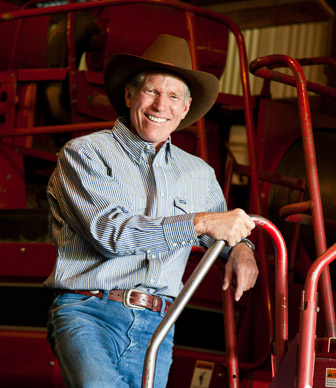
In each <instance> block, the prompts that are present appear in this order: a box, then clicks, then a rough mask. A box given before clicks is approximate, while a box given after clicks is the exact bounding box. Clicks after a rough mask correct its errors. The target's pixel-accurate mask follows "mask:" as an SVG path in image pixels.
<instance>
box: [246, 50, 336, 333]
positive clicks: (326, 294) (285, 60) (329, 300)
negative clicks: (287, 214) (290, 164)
mask: <svg viewBox="0 0 336 388" xmlns="http://www.w3.org/2000/svg"><path fill="white" fill-rule="evenodd" d="M275 66H277V67H279V66H287V67H289V68H290V69H291V71H292V72H293V75H294V77H289V78H290V83H289V84H293V82H294V81H295V86H296V88H297V92H298V104H299V113H300V120H301V130H302V141H303V148H304V156H305V164H306V172H307V183H308V189H309V195H310V200H311V211H312V221H313V227H314V238H315V247H316V254H317V257H319V256H321V255H322V254H323V253H324V252H325V251H326V249H327V243H326V236H325V228H324V219H323V210H322V202H321V193H320V185H319V179H318V172H317V163H316V154H315V146H314V137H313V130H312V123H311V115H310V108H309V99H308V92H307V81H306V78H305V75H304V73H303V71H302V68H301V66H300V64H299V62H298V61H296V60H295V59H293V58H291V57H289V56H287V55H269V56H266V57H262V58H258V59H256V60H254V61H253V62H252V63H251V64H250V71H251V72H252V73H253V74H255V75H257V76H259V77H262V78H267V79H272V80H274V81H277V82H282V83H287V81H288V78H287V77H286V78H285V77H283V74H281V73H278V72H274V70H270V69H265V67H272V68H274V67H275ZM279 74H281V76H279ZM329 89H331V88H327V87H323V88H319V90H320V91H323V90H324V92H325V94H326V95H329ZM313 91H314V90H313ZM335 95H336V90H335ZM304 206H306V204H305V205H304ZM320 288H321V294H322V304H323V310H324V315H325V319H326V322H328V325H327V328H326V329H327V335H328V337H335V336H336V321H335V309H334V301H333V297H332V287H331V279H330V271H329V268H328V267H326V268H325V270H324V271H323V274H322V276H321V284H320Z"/></svg>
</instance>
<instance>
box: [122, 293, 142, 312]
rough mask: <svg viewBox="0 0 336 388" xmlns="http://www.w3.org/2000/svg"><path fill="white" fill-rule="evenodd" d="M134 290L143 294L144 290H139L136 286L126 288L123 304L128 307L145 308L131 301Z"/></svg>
mask: <svg viewBox="0 0 336 388" xmlns="http://www.w3.org/2000/svg"><path fill="white" fill-rule="evenodd" d="M132 292H139V293H140V294H142V291H139V290H137V289H136V288H130V289H129V290H125V292H124V295H123V305H124V306H125V307H126V308H127V309H133V310H145V307H141V306H136V305H135V304H133V303H131V302H130V298H131V293H132Z"/></svg>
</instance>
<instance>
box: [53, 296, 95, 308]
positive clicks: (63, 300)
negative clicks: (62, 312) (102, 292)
mask: <svg viewBox="0 0 336 388" xmlns="http://www.w3.org/2000/svg"><path fill="white" fill-rule="evenodd" d="M96 299H97V297H96V296H94V295H92V296H90V295H81V294H72V293H66V292H65V293H62V294H59V295H57V296H56V298H55V299H54V302H53V305H52V308H53V309H58V308H62V307H67V306H77V305H78V306H81V305H84V304H88V303H90V302H91V301H94V300H96Z"/></svg>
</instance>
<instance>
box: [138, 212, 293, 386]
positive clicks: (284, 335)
mask: <svg viewBox="0 0 336 388" xmlns="http://www.w3.org/2000/svg"><path fill="white" fill-rule="evenodd" d="M251 217H252V219H253V221H254V222H255V224H256V225H257V226H258V227H259V228H260V229H262V230H263V231H264V232H266V233H267V234H268V235H269V237H270V238H271V240H272V242H273V246H274V249H275V257H276V261H275V262H276V279H275V286H276V333H275V343H276V350H277V359H278V360H282V358H283V356H284V354H285V351H286V346H287V341H288V282H287V278H288V273H287V272H288V271H287V270H288V268H287V249H286V244H285V241H284V239H283V237H282V235H281V233H280V232H279V230H278V229H277V228H276V226H275V225H274V224H273V223H271V222H270V221H269V220H267V219H265V218H263V217H260V216H255V215H251ZM224 245H225V243H224V242H223V241H215V242H214V243H213V245H212V246H211V247H210V248H209V249H208V251H207V252H206V254H205V255H204V256H203V258H202V260H201V261H200V263H199V264H198V266H197V267H196V269H195V270H194V272H193V273H192V274H191V275H190V277H189V279H188V280H187V282H186V283H185V285H184V287H183V289H182V291H181V292H180V294H179V295H178V297H177V298H176V300H175V301H174V303H173V305H172V306H171V308H170V309H169V311H168V313H167V314H166V316H165V317H164V318H163V320H162V321H161V323H160V325H159V326H158V328H157V329H156V330H155V332H154V334H153V337H152V339H151V341H150V344H149V345H148V348H147V352H146V358H145V363H144V369H143V377H142V387H146V388H151V387H153V384H154V375H155V366H156V356H157V352H158V349H159V347H160V345H161V343H162V341H163V340H164V338H165V336H166V335H167V333H168V332H169V330H170V329H171V327H172V326H173V324H174V323H175V322H176V320H177V319H178V317H179V316H180V314H181V312H182V310H183V308H184V307H185V306H186V305H187V303H188V301H189V300H190V298H191V297H192V295H193V293H194V292H195V290H196V289H197V287H198V286H199V284H200V283H201V282H202V280H203V279H204V277H205V276H206V274H207V272H208V270H209V269H210V268H211V266H212V264H213V263H214V261H215V260H216V258H217V256H218V255H219V253H220V251H221V249H222V248H223V246H224ZM231 300H232V299H231ZM231 343H232V344H233V346H234V345H235V343H234V341H233V342H232V341H231ZM229 354H230V352H229ZM228 358H229V360H228V364H229V366H230V369H231V372H232V371H234V372H235V373H233V374H230V373H229V375H228V383H229V386H230V387H238V384H239V383H238V368H237V369H236V360H235V359H233V360H231V359H230V356H229V355H228Z"/></svg>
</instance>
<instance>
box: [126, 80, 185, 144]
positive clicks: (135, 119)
mask: <svg viewBox="0 0 336 388" xmlns="http://www.w3.org/2000/svg"><path fill="white" fill-rule="evenodd" d="M185 90H186V85H185V83H184V82H183V81H182V80H180V79H179V78H175V77H173V76H170V75H166V74H148V75H147V76H146V77H145V80H144V82H143V84H142V86H141V87H140V89H138V90H137V91H136V92H135V93H134V95H133V96H132V95H131V93H130V91H129V89H128V87H126V90H125V101H126V105H127V107H128V108H130V129H131V130H133V131H135V132H137V134H138V135H139V136H140V137H141V138H142V139H143V140H145V141H149V142H151V143H153V144H154V146H155V148H156V150H158V149H159V148H160V147H161V145H162V144H163V143H164V142H165V141H166V140H167V139H168V137H169V136H170V134H171V133H172V132H173V131H175V129H176V128H177V127H178V125H179V124H180V122H181V120H182V119H184V118H185V116H186V115H187V113H188V111H189V107H190V103H191V98H190V100H189V101H188V102H187V104H186V102H185Z"/></svg>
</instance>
